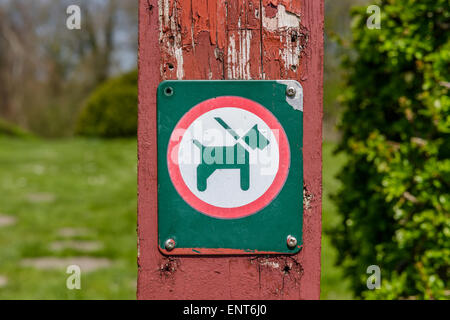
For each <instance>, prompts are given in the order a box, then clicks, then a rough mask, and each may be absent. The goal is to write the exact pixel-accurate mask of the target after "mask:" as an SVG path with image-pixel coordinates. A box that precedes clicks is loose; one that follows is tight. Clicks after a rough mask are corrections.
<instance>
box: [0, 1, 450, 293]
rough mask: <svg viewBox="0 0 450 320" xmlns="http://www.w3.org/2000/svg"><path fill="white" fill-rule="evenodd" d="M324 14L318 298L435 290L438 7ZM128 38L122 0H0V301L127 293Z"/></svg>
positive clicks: (440, 219)
mask: <svg viewBox="0 0 450 320" xmlns="http://www.w3.org/2000/svg"><path fill="white" fill-rule="evenodd" d="M73 4H75V5H79V6H80V7H81V9H82V30H68V29H67V28H66V20H67V15H66V14H65V12H66V9H67V7H68V6H69V5H73ZM370 4H377V5H378V6H379V8H380V9H381V10H380V14H381V26H380V27H381V28H380V29H378V28H369V27H368V26H367V24H366V22H367V19H369V17H370V16H371V14H372V13H367V7H368V6H369V5H370ZM352 8H354V9H352ZM325 13H326V17H325V20H326V21H325V28H326V30H325V31H326V34H325V40H326V41H325V42H326V43H325V80H324V81H325V93H324V102H325V104H324V109H325V119H324V146H323V151H324V162H323V174H324V176H323V189H324V196H323V229H324V232H323V240H322V241H323V244H322V282H321V290H322V294H321V298H322V299H354V298H362V299H448V298H449V294H450V289H449V286H448V283H449V281H448V279H449V273H450V270H449V262H450V243H449V241H450V240H449V239H450V237H449V236H450V217H449V211H450V195H449V189H450V186H449V184H450V160H449V154H450V139H449V133H450V129H449V127H450V111H449V109H450V98H449V95H448V90H449V88H450V77H449V70H450V42H449V34H450V32H449V27H450V13H449V2H448V0H423V1H415V0H405V1H395V0H382V1H367V0H339V1H333V0H325ZM137 34H138V27H137V1H117V0H90V1H87V0H79V1H75V0H70V1H66V0H59V1H54V0H39V1H29V0H0V84H1V85H0V299H38V298H40V299H135V297H136V275H137V270H136V269H137V267H136V254H137V250H136V246H137V245H136V242H137V241H136V207H137V204H136V183H137V181H136V175H137V173H136V170H137V169H136V163H137V157H136V123H137V71H136V68H137V66H136V60H137V59H136V55H137ZM71 264H75V265H79V266H80V267H81V268H82V270H83V272H84V273H83V276H82V290H67V288H66V286H65V283H66V279H67V277H68V275H67V274H66V273H65V268H66V267H67V266H68V265H71ZM370 265H375V266H378V267H379V268H380V270H381V288H380V289H377V290H369V289H368V288H367V279H368V278H369V276H371V275H372V273H367V268H368V267H369V266H370ZM376 280H380V279H379V276H378V277H377V276H376V275H372V278H371V280H370V281H371V282H373V283H375V282H376Z"/></svg>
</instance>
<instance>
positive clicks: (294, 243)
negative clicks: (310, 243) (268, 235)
mask: <svg viewBox="0 0 450 320" xmlns="http://www.w3.org/2000/svg"><path fill="white" fill-rule="evenodd" d="M287 245H288V247H289V249H294V248H295V247H296V246H297V238H295V237H293V236H291V235H289V236H288V237H287Z"/></svg>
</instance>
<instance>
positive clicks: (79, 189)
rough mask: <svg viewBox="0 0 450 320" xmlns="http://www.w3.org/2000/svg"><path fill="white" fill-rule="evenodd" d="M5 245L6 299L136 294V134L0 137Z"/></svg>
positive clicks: (1, 282)
mask: <svg viewBox="0 0 450 320" xmlns="http://www.w3.org/2000/svg"><path fill="white" fill-rule="evenodd" d="M0 248H1V249H0V300H1V299H135V297H136V293H135V292H136V289H135V285H136V251H137V249H136V142H135V141H134V140H120V141H100V140H83V139H74V140H57V141H42V140H27V139H25V140H20V139H17V140H16V139H12V138H0ZM69 257H72V260H65V259H67V258H69ZM73 257H77V258H73ZM51 258H52V259H55V258H56V259H57V260H56V261H62V264H63V265H67V264H77V263H78V262H79V264H80V266H81V267H82V276H81V287H82V290H73V291H71V290H68V289H67V288H66V279H67V278H68V277H69V275H68V274H66V267H65V266H61V267H60V268H59V269H55V270H50V269H47V268H46V264H49V261H50V262H52V261H53V260H52V259H51ZM51 264H53V265H54V261H53V262H52V263H51ZM102 266H103V267H102ZM95 268H97V269H95ZM83 269H85V270H88V271H89V270H92V271H91V272H84V271H83Z"/></svg>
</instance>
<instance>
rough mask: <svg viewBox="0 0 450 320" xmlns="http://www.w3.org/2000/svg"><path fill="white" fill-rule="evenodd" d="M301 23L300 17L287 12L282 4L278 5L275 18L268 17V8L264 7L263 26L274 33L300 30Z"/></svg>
mask: <svg viewBox="0 0 450 320" xmlns="http://www.w3.org/2000/svg"><path fill="white" fill-rule="evenodd" d="M300 22H301V19H300V16H298V15H296V14H295V13H291V12H288V11H286V7H285V6H284V5H282V4H279V5H278V7H277V10H276V15H275V16H274V17H270V16H267V15H266V8H265V7H263V18H262V24H263V27H264V28H265V29H266V30H268V31H272V32H274V31H279V30H281V29H289V28H299V27H300Z"/></svg>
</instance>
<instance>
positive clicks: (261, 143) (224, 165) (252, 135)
mask: <svg viewBox="0 0 450 320" xmlns="http://www.w3.org/2000/svg"><path fill="white" fill-rule="evenodd" d="M214 119H215V120H216V121H217V122H218V123H219V124H220V126H222V128H224V129H225V130H226V131H227V132H228V133H229V134H231V135H232V137H233V138H234V139H235V140H236V143H235V144H234V145H233V146H204V145H203V144H201V143H200V142H199V141H198V140H196V139H194V140H193V143H194V145H196V146H197V147H198V148H199V149H200V152H201V163H200V164H199V165H198V167H197V189H198V191H201V192H203V191H206V189H207V187H208V185H207V181H208V178H209V177H210V176H211V175H212V174H213V173H214V172H215V171H216V170H219V169H238V170H239V174H240V186H241V190H242V191H247V190H249V188H250V153H249V151H248V150H247V149H246V147H245V146H243V145H242V144H241V140H242V141H243V142H244V143H245V144H246V145H247V146H248V147H250V148H251V149H253V150H255V149H256V148H258V149H260V150H264V149H265V148H266V147H267V145H268V144H269V143H270V141H269V140H268V139H267V138H266V137H265V136H264V135H263V134H262V133H261V132H260V131H259V130H258V125H255V126H254V127H253V128H251V129H250V130H249V131H248V132H247V133H246V134H245V135H244V136H243V137H242V138H241V137H240V136H239V135H238V134H237V133H236V132H235V131H234V130H233V129H232V128H231V127H230V126H229V125H228V124H226V123H225V121H224V120H223V119H222V118H219V117H216V118H214Z"/></svg>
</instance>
